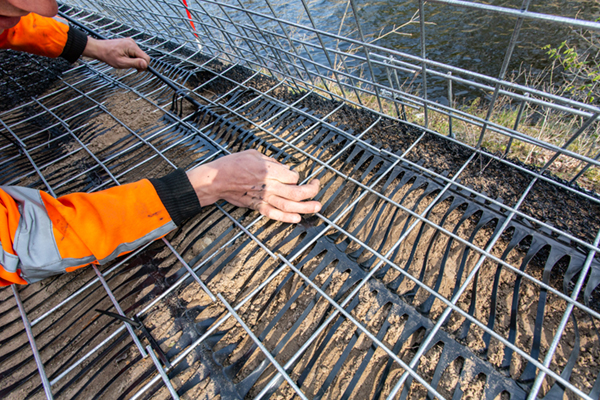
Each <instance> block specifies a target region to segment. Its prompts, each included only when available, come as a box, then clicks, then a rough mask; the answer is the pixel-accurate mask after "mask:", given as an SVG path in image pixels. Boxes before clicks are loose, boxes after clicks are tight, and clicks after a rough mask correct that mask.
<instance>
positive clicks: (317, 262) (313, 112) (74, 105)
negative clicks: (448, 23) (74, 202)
mask: <svg viewBox="0 0 600 400" xmlns="http://www.w3.org/2000/svg"><path fill="white" fill-rule="evenodd" d="M430 3H436V4H437V5H439V6H444V7H449V6H452V7H467V8H475V9H477V10H478V11H481V12H486V13H488V12H489V13H497V14H499V15H502V16H506V17H509V18H514V29H513V31H512V38H511V40H510V42H509V45H508V49H507V51H506V57H505V59H504V63H503V65H502V67H501V68H500V69H501V71H500V74H499V76H497V77H490V76H485V75H482V74H477V73H474V72H471V71H468V70H464V69H460V68H457V67H453V66H451V65H446V64H442V63H439V62H435V61H433V60H430V59H428V58H426V51H425V49H426V48H427V47H426V41H425V38H426V35H425V29H426V24H425V22H426V18H422V19H421V20H420V21H421V22H422V23H420V24H419V31H420V33H421V45H422V52H421V54H420V55H419V56H417V55H414V54H413V55H411V54H405V53H401V52H398V51H395V50H392V49H387V48H384V47H380V46H378V45H376V44H373V43H369V41H368V40H365V35H368V33H369V32H362V30H361V25H360V13H359V12H358V11H359V9H357V6H356V4H354V2H353V1H349V2H348V4H347V6H348V7H347V12H348V18H350V19H352V21H353V22H354V24H355V25H356V26H355V28H356V30H355V31H354V34H353V35H349V36H347V37H346V36H340V35H339V34H337V33H335V32H331V31H330V29H328V28H327V27H322V26H317V25H316V23H315V20H314V18H313V14H312V13H313V11H311V10H312V7H314V5H311V4H308V3H305V2H303V1H300V2H297V3H294V5H293V6H294V7H297V10H298V13H297V20H294V21H291V20H285V19H283V18H282V17H281V16H280V15H278V11H277V8H276V7H273V5H272V4H271V3H269V2H268V1H266V2H264V3H263V2H260V3H259V4H255V3H252V2H247V3H246V2H241V1H240V2H232V3H231V4H229V3H227V4H226V3H221V2H215V1H195V2H188V3H187V6H186V5H185V4H184V3H179V2H171V1H144V2H130V1H108V2H106V1H105V2H85V1H80V2H65V3H64V4H63V6H62V7H61V12H62V13H64V15H67V16H70V17H72V18H75V19H76V20H77V21H79V23H81V24H83V26H85V27H88V28H91V29H93V30H95V31H97V32H98V33H100V34H102V35H104V36H107V37H121V36H128V37H133V38H134V39H135V40H136V41H137V42H138V43H139V44H140V46H141V47H142V48H143V49H144V50H145V51H147V52H148V53H149V54H150V55H151V56H152V58H153V62H152V66H153V68H154V69H155V70H156V71H158V72H159V73H160V74H162V75H161V76H162V77H163V78H162V79H159V78H158V77H157V75H153V74H151V73H148V72H144V73H135V72H133V71H115V70H113V69H112V68H110V67H108V66H106V65H104V64H102V63H98V62H92V61H88V60H82V61H80V63H79V64H78V65H77V66H75V67H73V68H71V69H70V70H68V71H66V72H64V73H63V74H62V76H60V74H59V73H58V72H57V71H60V70H61V69H64V68H63V67H61V66H56V65H54V64H53V65H47V64H45V63H44V62H43V61H40V59H39V58H36V57H30V58H28V63H30V64H31V65H32V66H33V68H32V69H33V70H35V71H36V73H38V74H40V76H42V78H40V81H41V82H42V83H43V87H41V89H39V93H42V92H44V94H38V93H35V94H36V96H35V97H33V98H32V99H31V100H27V101H25V103H24V104H21V105H19V106H17V107H13V108H10V109H7V110H6V111H3V112H2V113H0V122H1V123H0V133H2V136H1V137H0V149H2V153H1V158H0V171H2V173H1V175H0V176H1V181H0V183H1V184H3V185H7V184H10V185H24V186H30V187H35V188H39V189H43V190H46V191H49V192H51V193H52V194H55V195H62V194H66V193H70V192H73V191H87V192H91V191H95V190H100V189H103V188H106V187H109V186H113V185H117V184H123V183H128V182H132V181H135V180H138V179H140V178H147V177H153V176H161V175H163V174H165V173H167V172H169V171H171V170H172V169H173V168H174V167H181V168H185V169H189V168H192V167H193V166H196V165H199V164H202V163H206V162H209V161H211V160H213V159H214V158H216V157H220V156H222V155H225V154H228V153H230V152H235V151H239V150H243V149H246V148H255V149H258V150H259V151H261V152H263V153H265V154H268V155H270V156H273V157H275V158H276V159H278V160H279V161H281V162H284V163H286V164H288V165H290V166H292V167H293V168H295V169H296V170H297V171H298V172H299V173H300V175H301V180H302V181H303V182H308V181H309V180H311V179H312V178H319V179H320V181H321V191H320V193H319V195H318V196H317V199H318V200H319V201H321V202H322V203H323V208H322V211H321V212H320V213H317V214H315V215H314V216H310V217H305V218H304V219H303V221H302V222H301V223H300V224H298V225H294V226H290V225H287V224H281V223H276V222H273V221H268V220H265V219H264V218H261V217H260V216H259V215H258V214H257V213H255V212H252V211H248V210H245V209H238V208H236V207H233V206H231V205H229V204H226V203H220V204H217V205H215V206H213V207H205V208H204V209H203V210H202V212H201V213H200V214H199V215H198V216H197V217H195V218H194V219H192V220H191V221H188V222H187V223H186V224H185V225H184V226H182V227H181V228H179V229H177V230H176V231H175V232H173V233H171V234H170V235H168V236H167V237H166V238H165V239H163V240H161V241H158V242H155V243H153V244H150V245H147V246H145V247H144V248H142V249H140V250H138V251H136V252H134V253H133V254H130V255H128V256H126V257H123V258H122V259H120V260H118V261H116V262H113V263H111V264H109V265H104V266H94V267H88V268H85V269H81V270H78V271H76V272H73V273H70V274H66V275H63V276H60V277H57V278H54V279H50V280H46V281H44V282H41V283H38V284H34V285H30V286H27V287H23V288H19V287H12V288H8V289H3V290H2V291H0V296H1V297H2V300H3V301H2V305H1V306H0V307H1V309H0V313H1V314H0V318H1V319H0V320H1V321H2V327H1V328H0V329H1V331H2V332H3V335H2V336H3V337H2V339H1V340H2V347H1V349H0V360H2V361H1V362H0V365H2V367H0V368H1V369H0V371H1V372H0V376H1V377H2V378H0V379H1V380H0V382H1V383H0V393H1V396H2V397H5V396H6V397H8V398H33V397H43V396H46V397H48V398H52V397H54V398H108V397H111V398H114V397H117V398H168V397H169V396H170V397H173V398H178V397H180V396H181V397H182V398H214V397H219V396H220V398H221V399H230V398H298V397H299V398H426V397H429V398H453V399H454V398H456V399H458V398H473V397H475V398H486V399H496V398H511V399H520V398H537V397H540V398H548V399H558V398H563V397H564V396H566V397H567V398H585V399H595V398H598V395H599V394H600V378H599V376H600V363H599V362H598V361H597V360H598V359H600V358H599V357H598V351H599V343H598V333H597V330H596V324H597V319H598V317H599V314H598V308H599V304H600V303H598V298H597V295H598V292H597V289H596V287H597V286H598V283H600V265H599V264H598V259H597V256H596V252H597V251H598V250H599V241H600V233H599V230H600V219H599V218H598V215H600V205H599V200H598V197H597V196H596V194H594V193H591V192H587V191H585V190H583V189H581V188H579V187H578V186H577V185H576V184H574V183H576V181H577V180H578V179H580V178H581V177H582V176H583V172H582V171H584V170H585V169H590V168H597V167H598V160H597V158H598V157H595V158H594V157H593V156H594V155H593V154H592V155H591V156H590V155H589V154H580V153H579V152H577V151H576V150H570V149H569V145H570V144H571V143H572V142H573V141H574V140H575V139H576V138H577V137H579V136H581V135H587V134H589V132H590V131H591V130H594V129H596V124H597V116H598V109H597V107H595V106H593V105H589V104H582V103H578V102H576V101H574V100H570V99H567V98H562V97H559V96H556V95H552V94H549V93H544V92H540V91H538V90H536V89H533V88H529V87H526V86H524V85H520V84H516V83H512V82H510V81H508V80H506V79H505V78H506V76H505V75H506V68H507V66H508V64H509V62H510V59H511V57H512V53H513V50H514V46H515V44H516V43H517V40H518V35H519V30H520V29H521V26H522V24H523V23H525V22H526V21H529V20H534V21H542V22H544V23H554V24H566V25H569V26H575V27H584V28H587V29H596V30H597V29H598V27H599V24H597V23H593V22H586V21H581V20H574V19H568V18H563V17H553V16H548V15H543V14H538V13H533V12H529V11H527V8H528V2H525V3H524V5H523V9H522V10H516V9H509V8H503V7H494V6H488V5H482V4H476V3H470V2H462V1H452V0H437V1H434V2H430ZM414 6H415V10H416V11H418V12H420V15H425V16H426V13H425V11H426V9H427V7H428V6H429V4H427V5H424V4H423V2H415V4H414ZM188 12H189V13H188ZM190 22H193V25H192V24H190ZM334 43H335V45H334ZM3 57H5V58H6V59H8V57H17V56H16V55H15V54H13V53H5V54H4V56H3ZM4 65H6V64H4ZM407 71H409V73H412V74H413V75H414V74H415V73H418V75H419V78H418V79H420V85H421V89H422V92H421V94H415V93H414V92H409V91H404V89H403V87H402V85H401V84H400V81H399V79H397V77H398V76H406V75H405V74H406V73H407ZM10 72H11V71H10V70H9V69H6V73H7V74H9V73H10ZM448 72H452V73H451V74H449V73H448ZM381 76H383V77H384V78H383V79H381ZM19 79H23V82H19ZM439 79H443V80H444V81H446V82H450V81H452V82H456V83H465V82H467V83H468V84H470V85H474V86H475V87H481V88H484V89H486V90H489V91H490V92H491V93H493V94H492V97H491V99H490V103H491V104H490V107H489V110H491V111H490V112H489V113H488V114H487V117H485V118H481V117H478V116H477V115H474V114H470V113H469V112H467V111H465V110H464V109H462V108H459V107H457V108H453V107H451V106H450V104H452V103H449V104H448V105H444V104H441V103H440V102H436V101H432V100H428V96H427V93H428V89H427V88H428V83H427V82H428V80H433V81H435V80H439ZM165 81H168V82H169V85H167V84H166V83H165ZM24 82H30V80H28V79H27V78H26V77H25V78H14V79H11V80H7V81H3V82H2V85H3V92H4V91H5V89H6V92H7V93H8V91H9V89H10V90H13V89H12V88H13V87H16V88H18V89H16V90H17V91H18V93H17V92H16V93H17V95H16V96H17V97H19V96H22V95H21V94H20V93H21V92H23V91H29V90H33V89H32V88H31V87H30V86H28V85H29V84H26V83H24ZM48 87H50V90H46V88H48ZM173 87H174V88H175V89H176V90H174V89H173ZM450 97H451V96H450ZM502 97H510V98H512V99H513V100H515V101H518V102H521V103H520V104H527V105H535V106H537V107H541V108H548V109H554V110H558V111H560V112H563V113H565V114H567V115H571V116H572V118H573V119H574V121H575V122H574V128H573V134H572V136H571V138H570V139H569V140H567V142H565V143H564V144H562V145H560V146H557V145H556V144H553V143H549V142H545V141H543V140H541V139H538V138H536V137H532V136H528V135H527V134H525V133H524V132H521V131H519V124H518V121H517V123H516V124H514V125H511V126H510V127H506V126H504V125H502V124H501V123H499V122H498V120H497V119H495V115H494V107H493V103H494V102H496V101H500V99H501V98H502ZM186 98H187V99H191V100H193V101H192V102H191V103H190V102H189V101H188V100H186ZM134 102H135V104H136V108H135V109H136V110H138V111H137V112H138V114H137V115H132V114H131V113H128V111H127V107H125V106H123V105H126V104H128V103H131V104H133V103H134ZM410 107H413V108H414V107H416V108H419V109H420V111H421V112H422V114H423V117H422V119H421V120H420V121H412V122H411V121H406V118H405V114H406V113H405V112H403V111H405V110H406V109H407V108H410ZM435 113H442V114H444V115H446V116H448V117H449V118H450V119H451V121H452V120H456V121H462V122H466V123H468V124H469V125H470V126H471V127H472V128H474V129H477V130H478V132H480V134H479V138H478V141H477V143H476V144H475V145H473V146H469V145H467V144H465V143H461V142H460V141H458V140H457V139H456V138H455V133H456V132H454V133H453V132H443V133H440V132H435V131H434V130H430V129H428V126H429V120H431V119H432V118H433V115H434V114H435ZM140 118H141V119H142V120H138V119H140ZM417 122H418V123H417ZM109 132H110V133H111V135H113V136H110V137H111V140H106V138H107V137H108V136H107V133H109ZM488 135H499V136H500V137H501V138H502V139H503V140H506V142H507V143H511V144H513V145H514V144H515V143H519V142H523V143H530V144H534V145H536V146H538V147H539V148H542V149H545V150H548V151H552V152H555V155H554V156H553V157H552V158H551V159H550V161H548V163H547V164H546V165H544V166H542V167H541V168H537V169H536V168H532V167H531V166H529V165H525V164H522V163H519V162H517V161H511V160H509V159H507V158H506V157H505V156H504V155H498V154H491V153H489V152H486V151H485V149H484V148H483V147H482V144H483V143H485V138H486V137H488ZM23 145H24V146H23ZM508 147H510V145H509V146H508ZM566 158H568V159H574V160H576V161H577V162H579V164H578V165H579V166H578V168H577V169H576V170H574V171H572V176H571V179H570V180H571V182H569V180H560V179H556V178H555V177H552V176H551V175H550V174H548V173H547V169H548V167H549V166H550V165H551V163H553V162H560V161H561V160H564V159H566ZM507 177H510V178H507ZM98 310H99V311H98ZM107 312H108V313H107Z"/></svg>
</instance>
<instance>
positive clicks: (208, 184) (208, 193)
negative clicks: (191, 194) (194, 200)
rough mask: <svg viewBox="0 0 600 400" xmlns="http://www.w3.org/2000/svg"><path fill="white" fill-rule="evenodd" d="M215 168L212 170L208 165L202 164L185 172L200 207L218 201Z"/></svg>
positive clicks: (216, 171)
mask: <svg viewBox="0 0 600 400" xmlns="http://www.w3.org/2000/svg"><path fill="white" fill-rule="evenodd" d="M217 173H218V170H217V169H216V168H212V167H211V165H210V164H204V165H201V166H199V167H197V168H194V169H193V170H191V171H188V172H187V177H188V179H189V180H190V183H191V184H192V187H193V188H194V191H195V192H196V196H198V201H199V202H200V205H202V206H203V207H204V206H208V205H210V204H213V203H215V202H216V201H217V200H219V199H220V197H219V188H218V187H217V186H218V184H217V179H216V178H217Z"/></svg>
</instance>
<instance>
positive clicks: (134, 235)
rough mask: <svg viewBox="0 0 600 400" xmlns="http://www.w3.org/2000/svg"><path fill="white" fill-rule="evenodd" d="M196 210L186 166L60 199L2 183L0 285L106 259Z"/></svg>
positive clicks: (166, 229) (160, 233)
mask: <svg viewBox="0 0 600 400" xmlns="http://www.w3.org/2000/svg"><path fill="white" fill-rule="evenodd" d="M199 210H200V203H199V202H198V198H197V197H196V194H195V192H194V189H193V188H192V185H191V184H190V182H189V180H188V178H187V175H186V174H185V172H184V171H183V170H180V169H178V170H176V171H175V172H173V173H171V174H169V175H167V176H165V177H163V178H160V179H152V180H147V179H144V180H141V181H139V182H135V183H131V184H127V185H123V186H118V187H114V188H111V189H107V190H103V191H100V192H96V193H74V194H69V195H66V196H63V197H60V198H58V199H56V198H54V197H52V196H50V195H49V194H47V193H44V192H40V191H38V190H34V189H29V188H23V187H17V186H0V286H6V285H10V284H12V283H20V284H27V283H32V282H36V281H39V280H41V279H44V278H46V277H48V276H51V275H56V274H60V273H64V272H69V271H73V270H75V269H77V268H80V267H82V266H85V265H88V264H90V263H97V264H104V263H107V262H109V261H111V260H113V259H115V258H116V257H118V256H119V255H121V254H125V253H128V252H130V251H132V250H134V249H136V248H137V247H139V246H141V245H143V244H146V243H148V242H150V241H152V240H155V239H158V238H160V237H162V236H164V235H166V234H167V233H168V232H170V231H171V230H172V229H174V228H175V227H176V226H177V225H179V224H181V223H182V222H183V221H184V220H186V219H187V218H189V217H191V216H193V215H195V214H196V213H197V212H198V211H199Z"/></svg>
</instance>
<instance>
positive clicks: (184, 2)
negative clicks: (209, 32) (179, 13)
mask: <svg viewBox="0 0 600 400" xmlns="http://www.w3.org/2000/svg"><path fill="white" fill-rule="evenodd" d="M183 5H184V6H185V12H186V13H187V16H188V19H189V20H190V25H191V26H192V29H193V30H194V36H196V37H198V34H197V33H196V27H195V26H194V21H192V13H191V12H190V10H189V9H188V4H187V0H183Z"/></svg>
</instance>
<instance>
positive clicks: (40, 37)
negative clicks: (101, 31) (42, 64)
mask: <svg viewBox="0 0 600 400" xmlns="http://www.w3.org/2000/svg"><path fill="white" fill-rule="evenodd" d="M68 31H69V25H66V24H63V23H61V22H58V21H56V20H55V19H53V18H47V17H42V16H40V15H37V14H33V13H30V14H28V15H26V16H24V17H21V21H20V22H19V23H18V24H17V25H16V26H14V27H12V28H10V29H6V30H5V31H4V32H3V33H2V35H0V47H1V48H3V49H13V50H18V51H24V52H27V53H32V54H37V55H40V56H47V57H58V56H60V55H61V53H62V51H63V49H64V47H65V44H66V43H67V36H68V34H67V33H68Z"/></svg>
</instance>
